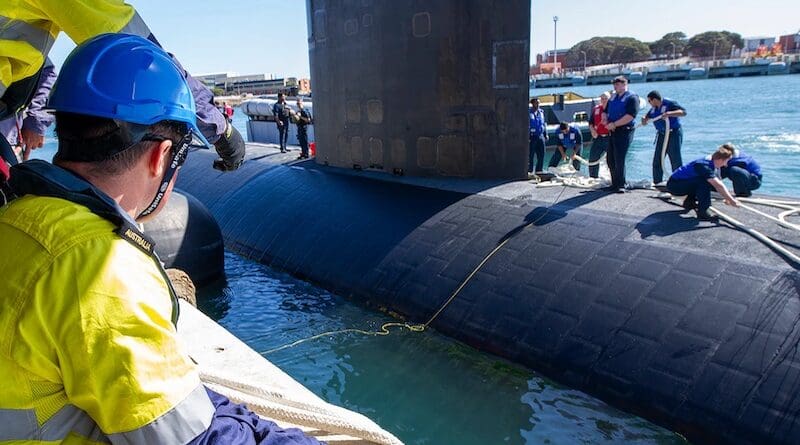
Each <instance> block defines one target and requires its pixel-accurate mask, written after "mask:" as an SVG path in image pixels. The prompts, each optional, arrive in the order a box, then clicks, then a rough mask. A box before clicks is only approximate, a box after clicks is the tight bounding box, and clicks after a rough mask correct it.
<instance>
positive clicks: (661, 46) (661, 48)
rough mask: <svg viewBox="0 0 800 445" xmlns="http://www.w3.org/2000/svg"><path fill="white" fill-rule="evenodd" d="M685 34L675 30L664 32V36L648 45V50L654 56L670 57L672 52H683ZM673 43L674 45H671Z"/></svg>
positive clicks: (685, 39)
mask: <svg viewBox="0 0 800 445" xmlns="http://www.w3.org/2000/svg"><path fill="white" fill-rule="evenodd" d="M687 41H688V39H687V38H686V34H684V33H682V32H680V31H676V32H670V33H667V34H664V37H662V38H660V39H658V40H656V41H655V42H653V43H651V44H650V45H649V47H650V51H651V52H652V53H653V54H655V55H656V56H660V57H670V56H672V55H673V54H683V53H684V50H685V48H686V42H687ZM673 44H674V45H675V46H674V47H673V46H672V45H673Z"/></svg>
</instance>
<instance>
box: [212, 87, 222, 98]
mask: <svg viewBox="0 0 800 445" xmlns="http://www.w3.org/2000/svg"><path fill="white" fill-rule="evenodd" d="M211 93H212V94H214V96H224V95H225V90H223V89H222V88H220V87H214V88H212V89H211Z"/></svg>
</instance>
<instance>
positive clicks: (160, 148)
mask: <svg viewBox="0 0 800 445" xmlns="http://www.w3.org/2000/svg"><path fill="white" fill-rule="evenodd" d="M170 154H172V141H170V140H169V139H166V140H163V141H161V142H159V143H158V144H153V148H152V149H150V154H149V156H148V158H147V160H148V162H147V167H148V171H149V173H150V175H151V176H154V177H158V178H161V177H162V176H164V172H165V171H166V169H167V167H168V166H169V163H170V160H171V156H170Z"/></svg>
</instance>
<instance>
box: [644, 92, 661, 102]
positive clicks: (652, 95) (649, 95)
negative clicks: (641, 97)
mask: <svg viewBox="0 0 800 445" xmlns="http://www.w3.org/2000/svg"><path fill="white" fill-rule="evenodd" d="M647 98H648V99H655V100H661V93H659V92H658V91H656V90H653V91H651V92H649V93H647Z"/></svg>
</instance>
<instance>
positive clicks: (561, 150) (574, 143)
mask: <svg viewBox="0 0 800 445" xmlns="http://www.w3.org/2000/svg"><path fill="white" fill-rule="evenodd" d="M556 135H557V136H558V137H557V142H556V150H555V151H554V152H553V156H551V157H550V163H549V164H548V167H558V164H559V162H561V161H567V160H568V158H569V159H572V167H573V168H575V170H576V171H580V169H581V163H580V162H579V161H578V160H577V159H575V155H576V154H578V155H579V154H580V152H581V148H582V147H583V135H581V130H579V129H578V127H576V126H574V125H570V124H568V123H566V122H561V123H560V124H559V125H558V132H557V133H556ZM569 150H572V153H571V154H569V155H567V152H568V151H569Z"/></svg>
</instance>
